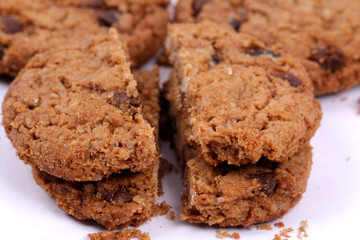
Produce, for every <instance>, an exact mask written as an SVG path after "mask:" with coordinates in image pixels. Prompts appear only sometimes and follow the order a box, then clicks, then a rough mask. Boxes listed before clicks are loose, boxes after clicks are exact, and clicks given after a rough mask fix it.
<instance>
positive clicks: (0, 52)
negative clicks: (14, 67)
mask: <svg viewBox="0 0 360 240" xmlns="http://www.w3.org/2000/svg"><path fill="white" fill-rule="evenodd" d="M4 55H5V47H4V46H3V45H1V44H0V60H1V59H2V58H3V57H4Z"/></svg>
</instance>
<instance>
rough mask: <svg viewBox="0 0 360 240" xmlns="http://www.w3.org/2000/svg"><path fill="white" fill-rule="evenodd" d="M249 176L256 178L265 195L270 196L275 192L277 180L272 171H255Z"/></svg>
mask: <svg viewBox="0 0 360 240" xmlns="http://www.w3.org/2000/svg"><path fill="white" fill-rule="evenodd" d="M250 177H251V178H257V179H258V181H259V182H260V184H261V185H262V189H261V192H263V193H265V194H266V195H267V196H271V195H272V194H273V193H274V192H275V189H276V186H277V184H278V180H277V179H276V178H275V173H274V172H263V173H256V174H253V175H251V176H250Z"/></svg>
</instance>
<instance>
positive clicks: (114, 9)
mask: <svg viewBox="0 0 360 240" xmlns="http://www.w3.org/2000/svg"><path fill="white" fill-rule="evenodd" d="M167 3H168V0H157V1H149V0H136V1H129V0H128V1H119V0H116V1H95V0H79V1H67V0H59V1H56V0H51V1H48V0H34V1H28V0H14V1H1V2H0V74H8V75H12V76H16V74H17V73H18V72H19V71H20V70H21V68H23V67H24V66H25V65H26V63H27V61H28V60H29V59H30V58H31V57H32V56H33V55H35V54H36V53H38V52H43V51H45V50H47V49H51V48H54V47H58V46H61V45H64V44H66V43H67V42H68V41H76V40H77V39H78V38H79V37H82V36H83V35H85V34H88V33H90V34H97V33H103V32H107V31H108V28H109V27H114V28H116V29H117V31H118V33H119V35H120V38H121V39H122V40H123V41H125V42H126V43H127V47H128V51H129V55H130V58H131V61H132V66H139V65H141V64H142V63H144V62H145V61H147V60H148V59H149V58H151V57H152V56H153V55H154V54H155V53H156V52H157V51H158V50H159V49H160V47H161V46H162V43H163V40H164V38H165V34H166V24H167V22H168V18H169V17H168V12H167V10H166V9H165V6H166V5H167Z"/></svg>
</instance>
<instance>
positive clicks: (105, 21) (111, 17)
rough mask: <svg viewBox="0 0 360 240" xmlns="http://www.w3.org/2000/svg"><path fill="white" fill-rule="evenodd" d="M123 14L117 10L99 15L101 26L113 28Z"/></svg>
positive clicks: (106, 11)
mask: <svg viewBox="0 0 360 240" xmlns="http://www.w3.org/2000/svg"><path fill="white" fill-rule="evenodd" d="M120 15H121V12H120V11H119V10H117V9H110V10H105V11H103V12H102V13H100V15H99V23H100V25H103V26H106V27H111V26H112V25H113V24H115V23H117V22H118V20H119V16H120Z"/></svg>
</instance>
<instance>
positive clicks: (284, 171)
mask: <svg viewBox="0 0 360 240" xmlns="http://www.w3.org/2000/svg"><path fill="white" fill-rule="evenodd" d="M311 158H312V154H311V147H310V146H309V145H307V146H305V147H304V148H303V149H302V150H300V151H299V152H298V153H296V154H295V155H294V156H292V157H290V158H289V160H288V161H287V162H284V163H274V162H270V161H268V160H267V159H265V158H262V159H261V160H260V161H259V162H258V163H257V164H249V165H245V166H241V167H236V166H233V165H225V164H223V165H219V166H217V167H214V166H211V165H210V164H209V163H207V162H206V161H204V160H203V159H200V158H197V157H195V158H192V159H188V161H187V162H186V167H185V175H184V186H185V187H184V192H183V196H182V202H183V211H182V214H181V216H180V220H183V221H184V220H186V221H189V222H190V223H206V224H208V225H219V226H221V227H225V226H244V227H248V226H251V225H253V224H257V223H262V222H267V221H271V220H274V219H276V218H279V217H281V216H283V215H284V214H285V213H287V212H288V211H289V210H290V209H291V208H292V207H294V206H295V205H296V204H297V203H298V202H299V201H300V199H301V198H302V194H303V193H304V192H305V190H306V185H307V179H308V177H309V174H310V169H311V164H312V160H311Z"/></svg>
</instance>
